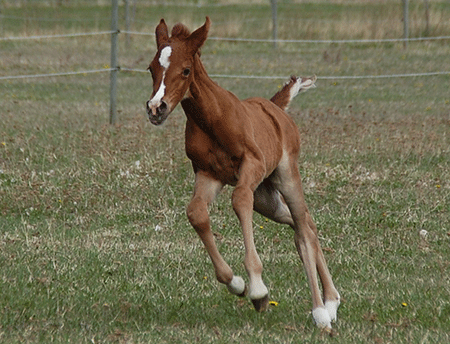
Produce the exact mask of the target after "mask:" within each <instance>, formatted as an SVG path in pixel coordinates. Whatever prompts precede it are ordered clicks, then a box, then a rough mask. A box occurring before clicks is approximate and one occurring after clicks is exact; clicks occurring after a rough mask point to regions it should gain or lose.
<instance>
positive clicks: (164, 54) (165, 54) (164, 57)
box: [159, 47, 172, 69]
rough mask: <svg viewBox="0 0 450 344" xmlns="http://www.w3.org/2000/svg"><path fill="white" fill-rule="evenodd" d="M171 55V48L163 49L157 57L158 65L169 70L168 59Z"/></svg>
mask: <svg viewBox="0 0 450 344" xmlns="http://www.w3.org/2000/svg"><path fill="white" fill-rule="evenodd" d="M170 55H172V48H171V47H165V48H164V49H163V50H161V55H160V56H159V64H160V65H161V66H162V67H163V68H164V69H167V68H169V65H170V61H169V57H170Z"/></svg>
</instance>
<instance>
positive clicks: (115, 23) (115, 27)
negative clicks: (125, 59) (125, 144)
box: [109, 0, 119, 124]
mask: <svg viewBox="0 0 450 344" xmlns="http://www.w3.org/2000/svg"><path fill="white" fill-rule="evenodd" d="M111 31H112V33H111V74H110V84H109V97H110V98H109V123H110V124H115V123H116V121H117V109H116V102H117V73H118V72H119V66H118V65H117V50H118V44H117V41H118V36H119V1H118V0H112V14H111Z"/></svg>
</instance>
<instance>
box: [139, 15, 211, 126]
mask: <svg viewBox="0 0 450 344" xmlns="http://www.w3.org/2000/svg"><path fill="white" fill-rule="evenodd" d="M210 24H211V21H210V19H209V17H206V22H205V24H204V25H203V26H202V27H200V28H198V29H197V30H196V31H194V32H193V33H192V34H191V33H190V32H189V30H188V29H187V28H186V26H184V25H182V24H177V25H175V26H174V27H173V29H172V33H171V36H170V37H169V33H168V29H167V25H166V23H165V21H164V19H161V21H160V23H159V25H158V26H157V27H156V31H155V33H156V45H157V47H158V52H157V53H156V55H155V57H154V59H153V61H152V62H151V63H150V66H149V67H148V69H149V70H150V72H151V73H152V78H153V93H152V96H151V97H150V100H149V101H148V102H147V113H148V117H149V119H150V122H152V123H153V124H155V125H159V124H162V123H163V122H164V121H165V120H166V119H167V117H168V116H169V114H170V113H171V112H172V110H173V109H174V108H175V106H176V105H177V104H178V103H179V102H180V101H181V100H182V99H183V97H184V96H185V94H186V93H187V91H188V89H189V84H190V83H191V81H192V78H193V72H194V70H193V69H194V57H195V55H196V54H197V53H198V51H199V49H200V47H201V46H202V45H203V43H204V42H205V40H206V37H207V35H208V31H209V27H210Z"/></svg>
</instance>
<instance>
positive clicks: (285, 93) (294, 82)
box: [270, 75, 317, 111]
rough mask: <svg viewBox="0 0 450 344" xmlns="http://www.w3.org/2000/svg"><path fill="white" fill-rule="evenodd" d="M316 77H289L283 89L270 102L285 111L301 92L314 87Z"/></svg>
mask: <svg viewBox="0 0 450 344" xmlns="http://www.w3.org/2000/svg"><path fill="white" fill-rule="evenodd" d="M316 80H317V77H316V76H315V75H314V76H312V77H309V78H302V77H296V76H295V75H293V76H291V79H290V80H289V81H288V82H287V83H286V84H284V86H283V88H282V89H281V90H280V91H278V92H277V93H276V94H275V95H274V96H273V97H272V98H271V99H270V100H271V101H272V102H273V103H275V104H276V105H278V106H279V107H280V108H282V109H283V110H285V111H286V110H287V108H288V107H289V104H290V103H291V101H292V99H294V97H295V96H296V95H297V94H299V93H300V92H301V91H306V90H308V89H310V88H314V87H316V85H315V84H314V83H315V82H316Z"/></svg>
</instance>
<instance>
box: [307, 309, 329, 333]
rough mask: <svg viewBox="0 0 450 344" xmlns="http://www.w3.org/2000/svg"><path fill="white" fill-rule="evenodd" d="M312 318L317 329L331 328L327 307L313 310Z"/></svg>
mask: <svg viewBox="0 0 450 344" xmlns="http://www.w3.org/2000/svg"><path fill="white" fill-rule="evenodd" d="M312 316H313V318H314V322H315V323H316V325H317V327H319V328H331V318H330V315H329V314H328V311H327V310H326V309H325V307H317V308H316V309H313V311H312Z"/></svg>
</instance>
